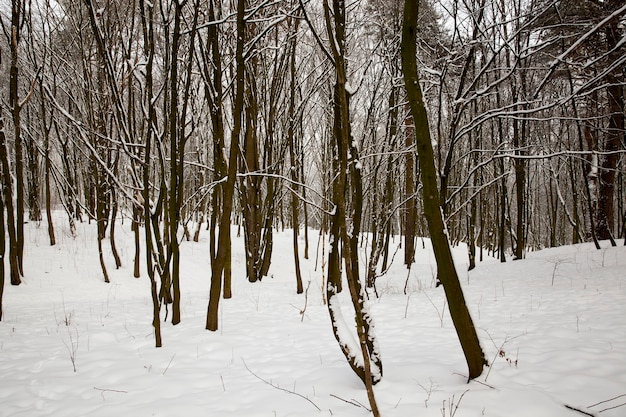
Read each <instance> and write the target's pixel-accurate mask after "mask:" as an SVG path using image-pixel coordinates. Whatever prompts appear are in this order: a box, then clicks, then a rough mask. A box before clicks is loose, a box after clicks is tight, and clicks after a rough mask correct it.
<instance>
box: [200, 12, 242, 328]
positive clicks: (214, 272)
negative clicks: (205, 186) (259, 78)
mask: <svg viewBox="0 0 626 417" xmlns="http://www.w3.org/2000/svg"><path fill="white" fill-rule="evenodd" d="M244 16H245V0H237V46H236V50H235V65H236V75H235V102H234V111H233V118H234V122H233V131H232V135H231V141H230V155H229V158H228V167H227V169H228V175H227V179H226V182H225V183H224V184H223V196H224V199H223V201H222V213H221V216H220V219H219V236H218V242H217V245H218V247H217V253H216V256H215V260H214V262H213V263H212V265H211V288H210V293H209V305H208V307H207V320H206V329H207V330H211V331H215V330H217V328H218V323H219V320H218V318H219V317H218V313H219V301H220V296H221V292H222V276H224V279H225V278H226V276H225V272H226V271H225V269H224V268H225V267H226V266H227V264H228V262H229V260H230V247H231V241H230V216H231V213H232V209H233V195H234V191H235V181H236V180H237V160H238V155H239V135H240V134H241V123H242V115H243V107H244V77H245V67H244V65H245V62H244V55H243V47H244V41H245V39H244V38H245V26H246V24H245V20H244Z"/></svg>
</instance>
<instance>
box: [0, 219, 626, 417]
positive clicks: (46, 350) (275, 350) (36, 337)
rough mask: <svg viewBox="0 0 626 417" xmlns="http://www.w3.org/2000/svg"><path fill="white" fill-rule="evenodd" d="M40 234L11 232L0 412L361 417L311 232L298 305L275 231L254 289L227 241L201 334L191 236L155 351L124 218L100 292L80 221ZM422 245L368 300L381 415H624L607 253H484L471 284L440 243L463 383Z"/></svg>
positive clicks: (617, 265)
mask: <svg viewBox="0 0 626 417" xmlns="http://www.w3.org/2000/svg"><path fill="white" fill-rule="evenodd" d="M56 226H57V239H58V240H57V241H58V245H57V246H54V247H50V246H48V242H47V238H46V231H45V227H43V226H41V227H37V225H35V224H28V225H27V242H26V254H25V259H26V265H25V273H26V277H25V279H24V283H23V284H22V285H21V286H19V287H11V286H10V285H8V283H7V286H6V290H5V294H4V320H3V321H2V322H0V416H29V417H30V416H76V417H78V416H90V417H96V416H114V415H129V416H137V417H139V416H168V417H172V416H187V417H191V416H245V417H249V416H250V417H251V416H267V417H272V416H342V417H344V416H347V417H350V416H367V415H368V410H367V409H366V407H367V404H368V402H367V397H366V393H365V389H364V387H363V386H362V384H361V382H360V381H359V379H358V378H357V377H356V376H355V375H354V374H353V373H352V371H351V370H350V368H349V367H348V365H347V363H346V362H345V359H344V358H343V356H342V354H341V352H340V350H339V347H338V346H337V343H336V341H335V340H334V338H333V335H332V332H331V328H330V321H329V318H328V312H327V307H326V306H325V305H324V304H323V299H322V292H321V285H322V281H321V277H322V271H321V258H320V260H319V261H318V265H317V269H316V257H315V253H314V250H315V247H316V240H317V234H316V233H312V234H311V236H312V239H311V248H312V256H311V259H309V260H303V279H304V281H305V287H306V286H307V284H308V282H309V281H310V286H309V288H308V291H307V297H306V301H305V297H304V295H296V294H295V278H294V276H293V268H294V267H293V257H292V255H291V233H290V231H285V232H277V234H276V238H275V252H274V258H273V264H272V268H271V270H270V274H271V276H270V277H267V278H266V279H264V280H263V282H261V283H256V284H250V283H247V282H246V281H245V279H244V278H243V277H244V266H243V263H244V255H243V238H236V240H235V242H234V244H235V247H234V249H233V263H234V271H233V272H234V274H233V277H234V282H233V292H234V296H233V298H232V299H231V300H226V301H222V303H221V325H220V330H219V331H217V332H215V333H211V332H208V331H206V330H204V323H205V314H206V308H207V301H208V287H209V279H210V273H209V272H210V269H209V264H208V256H207V250H208V249H207V248H208V244H207V242H206V235H204V236H202V235H201V237H204V239H201V242H199V243H193V242H183V244H182V262H183V264H182V269H181V272H182V274H181V275H182V278H181V287H182V292H183V299H182V322H181V323H180V324H179V325H177V326H172V325H171V324H169V323H168V324H164V325H163V328H162V329H163V343H164V347H163V348H160V349H156V348H154V338H153V334H152V327H151V324H150V321H151V300H150V293H149V285H148V279H147V278H146V277H145V276H144V277H142V278H140V279H135V278H133V277H132V256H133V250H134V249H133V241H132V235H131V232H130V222H129V221H125V222H124V224H123V225H121V226H119V229H118V232H117V236H118V248H119V249H121V254H122V257H123V259H122V260H123V263H124V265H123V267H122V269H120V270H114V269H113V268H114V264H113V262H112V258H107V261H108V264H109V268H110V271H109V272H110V273H111V281H112V282H111V283H110V284H105V283H104V282H102V278H101V273H100V269H99V264H98V258H97V250H96V239H95V226H94V225H91V226H90V225H87V224H82V225H79V230H78V237H77V238H72V237H71V236H70V235H69V231H68V230H67V227H66V226H65V223H64V222H63V219H62V217H59V218H58V223H57V225H56ZM622 243H623V242H621V241H620V242H619V244H620V245H621V244H622ZM425 245H426V247H427V248H426V249H422V247H421V241H420V242H419V245H418V247H419V249H418V254H417V263H416V265H415V266H414V267H413V268H412V270H411V273H410V275H409V277H408V283H407V282H406V280H407V270H406V269H405V268H404V267H403V266H402V265H400V262H398V261H397V260H396V264H395V265H394V267H393V268H392V270H391V271H390V272H389V273H388V274H387V275H385V276H383V277H380V278H379V279H378V283H377V287H378V293H379V298H372V299H371V300H370V302H371V305H372V311H373V314H374V316H375V321H376V332H377V335H378V337H379V342H380V345H381V351H382V355H383V365H384V378H383V381H382V382H381V383H379V384H378V385H377V386H376V387H375V391H376V396H377V400H378V403H379V408H380V410H381V413H382V415H383V416H390V417H391V416H398V417H409V416H442V415H443V416H452V415H454V416H456V417H463V416H483V415H484V416H506V417H515V416H520V417H528V416H533V417H540V416H546V417H548V416H549V417H559V416H564V417H567V416H570V417H574V416H584V415H594V416H602V417H618V416H624V415H626V405H625V403H626V248H625V247H624V246H618V247H616V248H612V247H609V246H608V245H607V243H605V244H604V246H603V249H602V250H599V251H598V250H595V249H594V247H593V245H587V244H584V245H577V246H570V247H562V248H557V249H550V250H544V251H541V252H536V253H531V254H529V255H528V259H526V260H523V261H516V262H507V263H504V264H501V263H499V262H498V261H496V260H493V259H490V260H488V261H485V262H483V263H481V264H479V266H478V267H477V268H476V270H474V271H472V272H470V273H467V272H466V268H465V264H464V259H465V257H466V255H465V248H463V247H460V248H457V249H456V254H457V258H458V260H459V268H460V276H461V277H462V280H463V286H464V290H465V293H466V298H467V301H468V305H469V308H470V310H471V312H472V314H473V317H474V320H475V322H476V325H477V327H478V328H479V336H480V337H481V341H482V344H483V347H484V349H485V352H486V354H487V357H488V360H489V362H490V363H491V367H490V368H487V369H486V371H485V373H484V374H483V376H482V377H481V378H479V380H478V381H474V382H471V383H469V384H467V383H466V377H465V376H464V375H463V374H464V373H465V372H466V368H465V361H464V358H463V356H462V353H461V350H460V347H459V343H458V341H457V338H456V335H455V333H454V330H453V328H452V325H451V321H450V318H449V315H448V313H447V306H446V305H445V303H444V294H443V291H442V289H441V288H435V286H434V271H435V267H434V265H433V264H432V263H433V257H432V254H431V253H430V251H429V250H428V241H427V240H426V241H425ZM142 268H143V264H142ZM405 283H407V284H408V285H407V289H408V292H407V294H406V295H405V294H404V291H403V289H404V287H405ZM348 305H349V301H348V300H347V299H346V301H345V302H344V306H346V312H345V314H344V315H345V316H346V317H349V316H350V312H349V310H348V309H347V306H348ZM303 310H304V312H303V313H302V311H303ZM301 313H302V314H301ZM162 316H163V317H164V318H165V311H164V312H163V315H162ZM168 319H169V317H168ZM568 407H569V408H568ZM575 409H577V410H575Z"/></svg>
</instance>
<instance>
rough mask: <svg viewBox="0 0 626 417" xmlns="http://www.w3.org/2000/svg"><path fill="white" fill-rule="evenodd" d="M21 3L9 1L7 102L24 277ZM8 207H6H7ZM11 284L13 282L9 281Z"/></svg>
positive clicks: (19, 257)
mask: <svg viewBox="0 0 626 417" xmlns="http://www.w3.org/2000/svg"><path fill="white" fill-rule="evenodd" d="M23 5H24V3H23V2H21V1H19V0H12V1H11V68H10V79H9V102H10V105H11V113H12V116H13V129H14V136H15V137H14V140H15V211H16V213H15V232H16V235H15V239H16V242H15V244H16V248H15V250H16V256H17V266H18V271H19V275H20V276H24V259H23V257H24V155H23V154H24V152H23V144H22V126H21V121H20V112H21V110H22V108H21V104H20V101H19V92H18V88H19V83H18V81H19V80H18V77H19V66H18V51H19V42H20V26H21V23H22V13H23V12H24V11H23V10H22V6H23ZM7 207H8V205H7ZM11 282H13V280H12V281H11Z"/></svg>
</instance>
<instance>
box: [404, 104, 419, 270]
mask: <svg viewBox="0 0 626 417" xmlns="http://www.w3.org/2000/svg"><path fill="white" fill-rule="evenodd" d="M413 125H414V124H413V118H412V116H411V115H410V114H409V115H407V117H406V120H405V135H406V137H405V139H406V142H405V145H406V162H405V164H406V165H405V167H404V194H405V195H404V197H405V199H406V203H405V213H404V264H405V265H406V266H407V268H410V267H411V265H412V264H413V263H414V262H415V226H416V224H417V207H416V199H415V195H414V194H415V154H414V151H413V149H414V148H413V146H414V143H415V130H414V128H413Z"/></svg>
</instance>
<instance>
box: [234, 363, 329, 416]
mask: <svg viewBox="0 0 626 417" xmlns="http://www.w3.org/2000/svg"><path fill="white" fill-rule="evenodd" d="M241 362H243V366H245V367H246V369H247V370H248V372H250V374H252V376H254V377H255V378H257V379H258V380H260V381H263V382H264V383H265V384H267V385H269V386H270V387H272V388H276V389H277V390H280V391H283V392H286V393H287V394H293V395H297V396H298V397H300V398H303V399H305V400H307V401H308V402H310V403H311V404H313V407H315V408H317V411H322V409H321V408H319V407H318V406H317V404H315V403H314V402H313V401H311V400H310V399H309V398H308V397H305V396H304V395H302V394H299V393H297V392H295V391H291V390H288V389H285V388H281V387H279V386H278V385H276V384H274V383H272V382H271V381H268V380H267V379H263V378H261V377H260V376H258V375H257V374H255V373H254V372H252V370H251V369H250V368H248V365H247V364H246V361H244V360H243V359H241Z"/></svg>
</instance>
